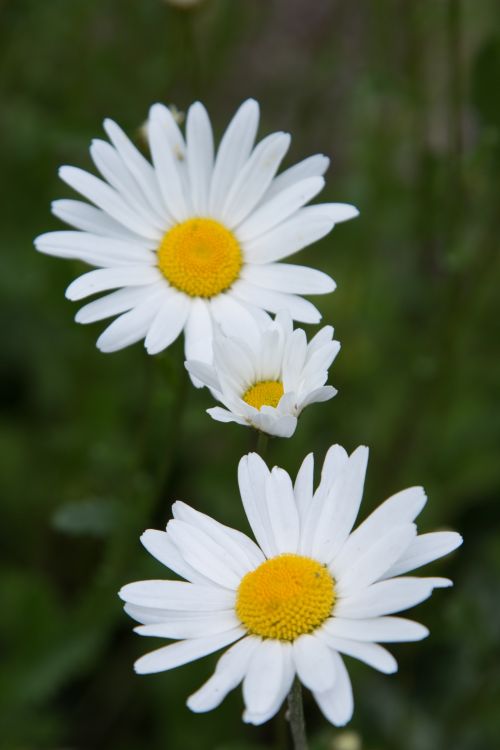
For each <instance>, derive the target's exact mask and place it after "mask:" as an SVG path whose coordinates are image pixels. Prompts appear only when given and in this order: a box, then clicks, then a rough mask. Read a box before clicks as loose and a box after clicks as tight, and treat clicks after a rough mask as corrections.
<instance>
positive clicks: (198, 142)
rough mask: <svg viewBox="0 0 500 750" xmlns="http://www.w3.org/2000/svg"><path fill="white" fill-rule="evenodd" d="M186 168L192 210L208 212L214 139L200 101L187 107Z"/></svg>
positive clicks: (198, 212)
mask: <svg viewBox="0 0 500 750" xmlns="http://www.w3.org/2000/svg"><path fill="white" fill-rule="evenodd" d="M186 140H187V169H188V175H189V184H190V187H191V191H190V192H191V200H192V203H193V210H194V212H195V214H197V215H198V216H205V215H206V214H207V212H208V195H209V190H210V183H211V179H212V169H213V163H214V140H213V135H212V127H211V125H210V120H209V118H208V114H207V111H206V109H205V107H204V106H203V104H201V102H195V103H194V104H193V105H191V107H190V108H189V111H188V115H187V119H186Z"/></svg>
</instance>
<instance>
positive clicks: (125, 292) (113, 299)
mask: <svg viewBox="0 0 500 750" xmlns="http://www.w3.org/2000/svg"><path fill="white" fill-rule="evenodd" d="M153 286H154V285H153ZM151 291H152V287H151V286H149V285H148V286H127V287H124V288H123V289H117V291H116V292H111V294H107V295H106V296H105V297H100V298H99V299H95V300H94V301H93V302H89V303H88V304H87V305H84V306H83V307H81V308H80V309H79V310H78V312H77V313H76V315H75V321H76V322H77V323H84V324H87V323H95V322H96V321H97V320H104V319H105V318H111V317H112V316H113V315H119V314H120V313H123V312H127V310H131V309H132V308H133V307H135V306H136V305H138V304H140V303H141V302H144V301H145V300H146V299H147V298H148V297H149V295H150V294H151Z"/></svg>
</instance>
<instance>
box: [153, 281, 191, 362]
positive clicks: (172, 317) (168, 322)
mask: <svg viewBox="0 0 500 750" xmlns="http://www.w3.org/2000/svg"><path fill="white" fill-rule="evenodd" d="M190 307H191V301H190V299H189V297H187V296H186V295H185V294H181V293H180V292H177V291H176V290H174V289H172V288H169V289H168V290H167V289H166V290H165V299H164V300H163V302H162V303H161V305H160V308H159V310H158V312H157V313H156V316H155V318H154V320H153V322H152V323H151V325H150V327H149V330H148V333H147V336H146V339H145V342H144V345H145V347H146V351H147V353H148V354H157V353H158V352H161V351H162V350H163V349H166V348H167V346H170V344H172V343H173V342H174V341H175V340H176V338H177V337H178V336H179V334H180V333H181V331H182V330H183V328H184V326H185V325H186V321H187V318H188V315H189V309H190Z"/></svg>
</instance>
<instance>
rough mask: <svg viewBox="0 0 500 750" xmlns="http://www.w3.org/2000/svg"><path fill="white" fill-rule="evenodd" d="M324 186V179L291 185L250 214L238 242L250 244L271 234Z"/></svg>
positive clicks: (239, 232) (313, 178)
mask: <svg viewBox="0 0 500 750" xmlns="http://www.w3.org/2000/svg"><path fill="white" fill-rule="evenodd" d="M324 185H325V181H324V179H323V178H322V177H308V178H306V179H305V180H301V181H300V182H296V183H294V184H293V185H290V187H288V188H286V189H285V190H283V191H282V192H280V193H279V194H278V195H276V196H275V197H274V198H271V199H270V200H268V201H266V202H264V203H263V204H262V205H261V206H260V207H259V208H257V209H256V210H255V211H253V212H252V213H251V214H250V216H249V217H248V218H247V219H246V220H245V221H244V222H243V223H242V224H241V225H240V226H239V227H238V229H237V232H236V236H237V238H238V240H239V241H240V242H242V243H245V242H250V241H251V240H254V239H256V238H257V237H260V236H261V235H263V234H265V233H266V232H269V231H270V230H271V229H273V228H274V227H276V226H277V225H278V224H281V222H282V221H285V220H286V219H288V218H289V217H290V216H292V214H294V213H295V212H296V211H298V210H299V208H302V206H304V204H305V203H308V202H309V201H310V200H311V199H312V198H314V196H315V195H317V194H318V193H319V192H320V191H321V190H322V189H323V187H324Z"/></svg>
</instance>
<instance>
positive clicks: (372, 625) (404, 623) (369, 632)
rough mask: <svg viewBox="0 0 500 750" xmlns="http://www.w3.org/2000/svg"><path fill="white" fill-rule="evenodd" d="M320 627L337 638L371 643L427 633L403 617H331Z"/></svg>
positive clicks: (417, 624) (414, 638)
mask: <svg viewBox="0 0 500 750" xmlns="http://www.w3.org/2000/svg"><path fill="white" fill-rule="evenodd" d="M322 627H323V630H324V631H325V632H327V633H329V634H330V635H332V636H336V637H338V638H351V639H353V640H355V641H372V642H373V643H398V642H400V641H420V640H422V638H426V637H427V636H428V635H429V630H428V629H427V628H426V627H425V626H424V625H420V623H418V622H413V620H406V619H405V618H404V617H368V618H365V619H364V620H348V619H346V618H344V617H332V618H330V619H329V620H327V621H326V622H325V623H324V625H323V626H322Z"/></svg>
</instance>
